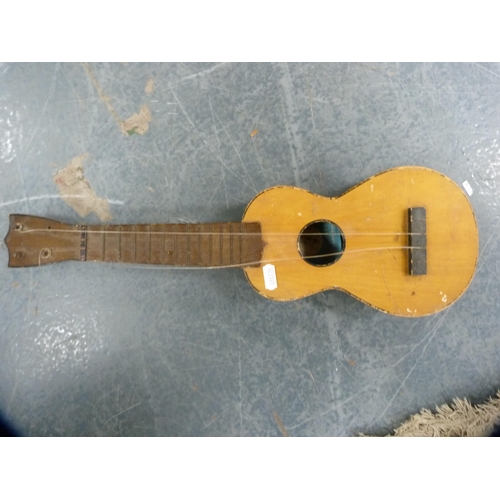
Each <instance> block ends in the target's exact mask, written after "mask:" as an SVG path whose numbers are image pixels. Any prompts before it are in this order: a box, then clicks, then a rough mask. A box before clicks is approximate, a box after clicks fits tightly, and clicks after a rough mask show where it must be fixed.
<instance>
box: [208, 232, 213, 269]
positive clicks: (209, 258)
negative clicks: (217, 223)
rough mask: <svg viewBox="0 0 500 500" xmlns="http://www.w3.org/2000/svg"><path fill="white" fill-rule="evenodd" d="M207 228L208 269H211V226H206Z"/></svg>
mask: <svg viewBox="0 0 500 500" xmlns="http://www.w3.org/2000/svg"><path fill="white" fill-rule="evenodd" d="M207 228H208V231H209V233H210V234H209V235H208V267H212V253H213V252H212V240H213V238H212V226H211V224H207Z"/></svg>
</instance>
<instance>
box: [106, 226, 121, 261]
mask: <svg viewBox="0 0 500 500" xmlns="http://www.w3.org/2000/svg"><path fill="white" fill-rule="evenodd" d="M117 229H118V228H117V227H116V226H105V229H104V231H105V232H104V234H105V239H104V242H105V243H104V248H103V253H104V260H105V261H106V262H118V260H119V254H118V232H117Z"/></svg>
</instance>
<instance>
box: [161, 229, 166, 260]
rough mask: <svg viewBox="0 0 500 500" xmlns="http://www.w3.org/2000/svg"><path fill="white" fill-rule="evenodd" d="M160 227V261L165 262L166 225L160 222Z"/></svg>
mask: <svg viewBox="0 0 500 500" xmlns="http://www.w3.org/2000/svg"><path fill="white" fill-rule="evenodd" d="M160 227H161V228H162V230H161V231H162V235H161V236H162V238H161V263H162V264H165V263H166V262H165V258H166V255H165V233H166V232H167V227H166V225H165V224H162V225H161V226H160Z"/></svg>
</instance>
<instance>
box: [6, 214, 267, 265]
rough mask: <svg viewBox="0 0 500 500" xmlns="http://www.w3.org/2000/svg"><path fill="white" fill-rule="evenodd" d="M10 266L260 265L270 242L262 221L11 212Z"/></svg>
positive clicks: (8, 245)
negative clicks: (84, 218) (128, 219)
mask: <svg viewBox="0 0 500 500" xmlns="http://www.w3.org/2000/svg"><path fill="white" fill-rule="evenodd" d="M5 243H6V245H7V248H8V250H9V267H29V266H40V265H44V264H51V263H54V262H61V261H64V260H80V261H100V262H122V263H128V264H156V265H166V266H184V267H205V268H213V267H258V266H259V265H260V260H261V257H262V250H263V248H264V243H263V241H262V235H261V229H260V224H259V223H257V222H226V223H209V224H134V225H69V224H64V223H62V222H58V221H54V220H51V219H46V218H42V217H35V216H31V215H11V216H10V225H9V233H8V234H7V237H6V238H5Z"/></svg>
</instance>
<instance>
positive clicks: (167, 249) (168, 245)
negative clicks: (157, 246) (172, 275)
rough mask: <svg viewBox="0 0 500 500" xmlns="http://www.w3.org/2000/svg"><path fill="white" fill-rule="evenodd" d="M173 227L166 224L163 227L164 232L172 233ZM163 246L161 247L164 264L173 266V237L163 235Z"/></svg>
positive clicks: (171, 235)
mask: <svg viewBox="0 0 500 500" xmlns="http://www.w3.org/2000/svg"><path fill="white" fill-rule="evenodd" d="M174 227H175V225H173V224H166V225H165V226H164V231H165V232H168V233H171V232H172V231H174ZM163 238H164V245H163V252H164V255H165V259H164V263H165V264H166V265H171V266H173V265H175V254H174V242H175V235H173V234H164V235H163Z"/></svg>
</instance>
